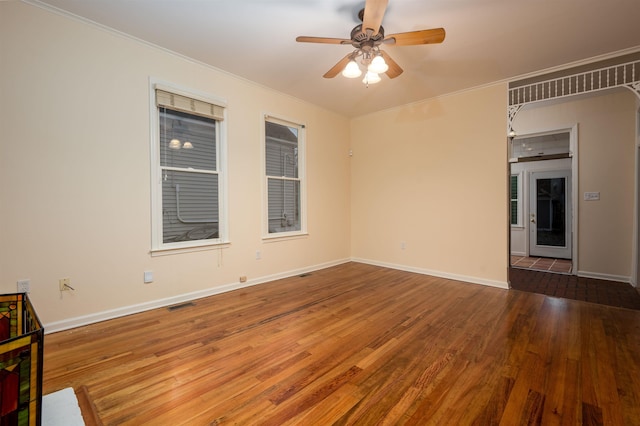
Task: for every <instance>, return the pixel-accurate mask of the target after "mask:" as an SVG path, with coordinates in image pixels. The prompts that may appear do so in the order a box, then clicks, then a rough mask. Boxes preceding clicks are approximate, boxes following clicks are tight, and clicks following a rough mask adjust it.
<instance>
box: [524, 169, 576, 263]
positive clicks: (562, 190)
mask: <svg viewBox="0 0 640 426" xmlns="http://www.w3.org/2000/svg"><path fill="white" fill-rule="evenodd" d="M529 185H530V188H529V214H528V220H529V223H528V226H529V256H537V257H549V258H554V259H571V229H572V227H571V170H559V171H544V172H536V171H532V172H530V177H529Z"/></svg>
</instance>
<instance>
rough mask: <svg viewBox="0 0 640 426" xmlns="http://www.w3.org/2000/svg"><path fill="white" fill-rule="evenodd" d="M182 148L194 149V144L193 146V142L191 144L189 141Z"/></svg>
mask: <svg viewBox="0 0 640 426" xmlns="http://www.w3.org/2000/svg"><path fill="white" fill-rule="evenodd" d="M182 147H183V148H184V149H193V144H192V143H191V142H189V141H186V142H185V143H184V144H183V145H182Z"/></svg>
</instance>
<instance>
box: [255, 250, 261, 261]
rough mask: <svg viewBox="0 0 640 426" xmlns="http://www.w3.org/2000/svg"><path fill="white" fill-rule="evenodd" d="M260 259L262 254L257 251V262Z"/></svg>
mask: <svg viewBox="0 0 640 426" xmlns="http://www.w3.org/2000/svg"><path fill="white" fill-rule="evenodd" d="M260 259H262V253H260V250H256V260H260Z"/></svg>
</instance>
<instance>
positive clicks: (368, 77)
mask: <svg viewBox="0 0 640 426" xmlns="http://www.w3.org/2000/svg"><path fill="white" fill-rule="evenodd" d="M380 80H382V79H381V78H380V76H379V75H378V74H376V73H375V72H371V71H367V73H366V74H365V75H364V78H363V79H362V82H363V83H364V84H366V85H367V86H368V85H370V84H376V83H378V82H380Z"/></svg>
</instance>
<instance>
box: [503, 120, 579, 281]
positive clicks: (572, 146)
mask: <svg viewBox="0 0 640 426" xmlns="http://www.w3.org/2000/svg"><path fill="white" fill-rule="evenodd" d="M578 127H579V126H578V123H574V124H571V125H567V126H562V127H557V128H556V127H552V128H545V129H540V130H539V131H535V132H530V133H522V134H518V136H517V137H518V138H520V137H535V136H543V135H549V134H553V133H567V132H568V133H569V161H570V164H571V166H570V169H571V197H570V198H571V214H572V217H571V263H572V267H571V274H572V275H577V274H578V271H579V266H578V259H579V256H578V251H579V246H578V221H579V215H578V196H579V193H580V186H579V182H580V181H579V180H578V176H579V174H578V145H579V143H578V140H579V137H578V136H579V134H578ZM508 139H509V142H511V139H513V138H512V137H509V138H508ZM509 145H510V144H509ZM509 154H510V153H509ZM550 161H553V160H550ZM543 162H545V161H544V160H543V161H540V163H543ZM512 164H514V163H512V162H509V167H508V169H509V170H508V175H510V174H511V166H512ZM551 170H558V167H557V166H553V165H548V166H547V165H541V166H540V167H539V168H537V170H536V171H551ZM523 175H524V178H525V179H526V182H523V185H522V188H523V192H524V189H525V188H527V187H528V185H529V182H528V179H529V178H528V173H523ZM526 191H527V196H526V197H525V196H524V194H521V195H522V210H523V212H528V211H529V200H528V198H529V197H528V189H527V190H526ZM509 205H510V203H509ZM527 214H528V213H527ZM522 221H523V226H524V248H525V251H526V253H525V255H526V256H528V255H529V226H528V223H529V220H528V217H524V216H523V218H522ZM507 223H509V221H508V220H507ZM509 256H511V226H509ZM509 265H511V261H509Z"/></svg>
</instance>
